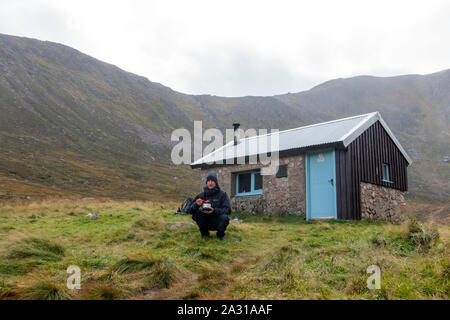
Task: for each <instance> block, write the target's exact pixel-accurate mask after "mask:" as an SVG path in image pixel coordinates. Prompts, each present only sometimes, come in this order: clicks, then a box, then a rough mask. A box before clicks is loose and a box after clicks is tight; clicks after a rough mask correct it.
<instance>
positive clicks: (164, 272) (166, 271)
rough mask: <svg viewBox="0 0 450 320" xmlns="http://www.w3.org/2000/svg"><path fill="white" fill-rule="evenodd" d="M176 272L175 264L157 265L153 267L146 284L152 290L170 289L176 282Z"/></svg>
mask: <svg viewBox="0 0 450 320" xmlns="http://www.w3.org/2000/svg"><path fill="white" fill-rule="evenodd" d="M176 272H177V270H176V268H175V266H174V265H173V264H169V263H162V264H157V265H155V266H154V267H153V269H152V271H151V273H150V275H149V276H147V277H146V279H145V283H146V285H148V286H149V287H152V288H154V287H156V288H169V287H170V286H171V285H172V284H173V283H174V282H175V280H176V277H177V275H176Z"/></svg>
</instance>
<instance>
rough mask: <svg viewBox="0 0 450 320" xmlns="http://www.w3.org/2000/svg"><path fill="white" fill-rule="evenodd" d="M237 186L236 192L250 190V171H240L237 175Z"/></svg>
mask: <svg viewBox="0 0 450 320" xmlns="http://www.w3.org/2000/svg"><path fill="white" fill-rule="evenodd" d="M238 177H239V178H238V179H239V180H238V182H239V186H238V193H244V192H250V191H252V189H251V174H250V173H241V174H239V176H238Z"/></svg>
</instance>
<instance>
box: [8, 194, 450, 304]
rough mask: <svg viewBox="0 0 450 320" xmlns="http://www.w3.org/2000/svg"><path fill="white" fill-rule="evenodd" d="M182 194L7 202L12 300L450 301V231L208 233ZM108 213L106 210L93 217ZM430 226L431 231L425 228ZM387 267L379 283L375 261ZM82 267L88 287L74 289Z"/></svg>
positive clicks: (337, 224) (277, 222)
mask: <svg viewBox="0 0 450 320" xmlns="http://www.w3.org/2000/svg"><path fill="white" fill-rule="evenodd" d="M174 209H175V206H174V205H173V204H171V203H156V202H155V203H152V202H113V201H107V202H99V201H79V202H73V201H72V202H69V201H57V200H55V201H47V202H40V203H31V204H27V205H16V206H4V207H1V208H0V298H3V299H216V298H220V299H229V298H230V299H349V298H351V299H449V295H450V291H449V288H450V260H449V257H450V255H449V249H450V242H449V240H450V229H449V227H448V226H443V225H439V226H438V232H439V234H440V238H439V240H437V242H435V243H434V242H432V243H431V244H430V247H427V246H426V244H427V243H428V242H427V241H426V240H424V239H425V238H427V237H428V235H430V234H433V233H432V230H433V229H432V228H431V229H430V228H427V229H426V230H428V231H429V232H430V233H429V234H424V233H422V231H420V236H419V237H418V236H417V235H418V234H419V233H414V235H415V236H414V237H412V238H409V237H408V235H411V234H413V233H408V229H407V226H406V225H393V224H388V223H381V222H368V221H348V222H343V221H333V222H305V221H304V220H301V219H300V218H298V217H293V216H289V217H276V216H272V217H268V216H266V217H257V216H249V215H246V214H243V213H239V214H233V217H235V216H237V217H239V218H240V219H242V220H243V223H241V224H231V225H230V226H229V228H228V231H227V236H226V239H225V241H219V240H217V239H215V238H211V239H202V238H201V237H200V233H199V232H198V230H197V229H196V227H188V228H185V229H177V228H175V229H174V228H170V227H167V226H166V225H165V223H167V222H172V221H192V220H191V219H190V216H174V215H173V211H174ZM89 212H98V213H99V218H98V219H97V220H91V219H89V218H87V217H86V214H87V213H89ZM418 230H421V229H418ZM372 264H376V265H378V266H379V267H380V268H381V289H380V290H376V291H371V290H368V289H367V287H366V280H367V278H368V276H369V275H368V274H366V269H367V267H368V266H369V265H372ZM70 265H78V266H79V267H80V268H81V273H82V274H81V276H82V278H81V290H79V291H70V290H67V289H66V287H65V284H66V279H67V277H68V275H67V274H66V269H67V267H68V266H70Z"/></svg>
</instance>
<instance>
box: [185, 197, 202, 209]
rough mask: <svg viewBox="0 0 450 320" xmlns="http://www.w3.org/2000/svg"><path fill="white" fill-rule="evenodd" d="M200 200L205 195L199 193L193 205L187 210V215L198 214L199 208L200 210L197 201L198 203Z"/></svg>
mask: <svg viewBox="0 0 450 320" xmlns="http://www.w3.org/2000/svg"><path fill="white" fill-rule="evenodd" d="M198 198H203V193H199V194H198V195H197V196H196V197H195V198H194V200H193V201H192V203H191V205H190V206H188V207H187V208H186V213H188V214H194V213H196V212H197V210H198V208H200V207H199V206H198V205H197V203H196V202H195V201H197V199H198Z"/></svg>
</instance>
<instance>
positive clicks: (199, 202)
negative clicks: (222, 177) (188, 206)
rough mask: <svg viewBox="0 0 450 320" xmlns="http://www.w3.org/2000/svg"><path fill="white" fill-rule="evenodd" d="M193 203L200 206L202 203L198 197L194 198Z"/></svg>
mask: <svg viewBox="0 0 450 320" xmlns="http://www.w3.org/2000/svg"><path fill="white" fill-rule="evenodd" d="M195 203H196V204H197V205H198V206H199V207H200V206H201V205H202V203H203V199H200V198H198V199H197V200H195Z"/></svg>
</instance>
